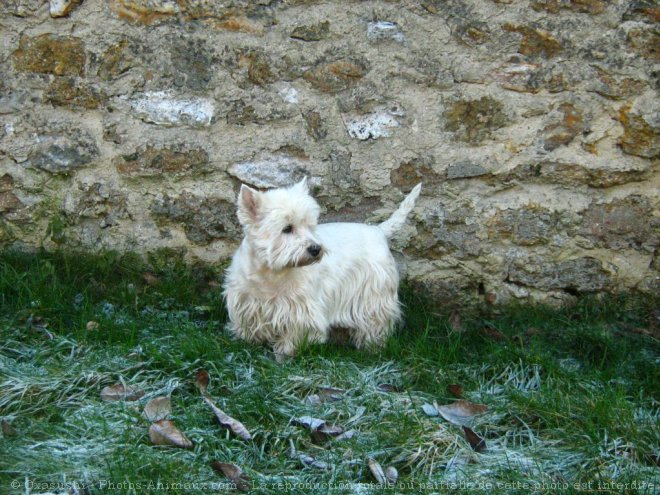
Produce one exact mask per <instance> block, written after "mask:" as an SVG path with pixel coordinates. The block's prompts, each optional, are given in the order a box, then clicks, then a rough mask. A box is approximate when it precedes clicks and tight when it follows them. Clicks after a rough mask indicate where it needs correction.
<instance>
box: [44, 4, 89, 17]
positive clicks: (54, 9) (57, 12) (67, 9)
mask: <svg viewBox="0 0 660 495" xmlns="http://www.w3.org/2000/svg"><path fill="white" fill-rule="evenodd" d="M49 3H50V16H51V17H65V16H67V15H69V14H70V13H71V11H72V10H73V9H75V8H76V7H77V6H78V5H80V3H82V0H50V2H49Z"/></svg>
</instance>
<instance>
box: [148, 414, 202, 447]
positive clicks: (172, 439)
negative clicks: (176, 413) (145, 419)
mask: <svg viewBox="0 0 660 495" xmlns="http://www.w3.org/2000/svg"><path fill="white" fill-rule="evenodd" d="M149 440H151V443H153V444H154V445H171V446H174V447H180V448H182V449H190V448H192V446H193V443H192V442H191V441H190V440H188V438H187V437H186V436H185V435H184V434H183V433H181V430H179V429H178V428H177V427H176V426H175V425H174V423H173V422H172V421H170V420H169V419H161V420H159V421H156V422H155V423H154V424H152V425H151V426H150V427H149Z"/></svg>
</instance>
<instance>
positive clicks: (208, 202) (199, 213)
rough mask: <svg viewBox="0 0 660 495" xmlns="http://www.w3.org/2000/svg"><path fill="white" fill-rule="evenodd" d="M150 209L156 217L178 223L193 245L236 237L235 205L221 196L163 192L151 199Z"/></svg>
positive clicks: (238, 235) (237, 228)
mask: <svg viewBox="0 0 660 495" xmlns="http://www.w3.org/2000/svg"><path fill="white" fill-rule="evenodd" d="M150 209H151V212H152V213H153V215H155V216H156V217H157V218H161V219H166V220H169V221H173V222H177V223H179V224H181V225H182V227H183V230H184V232H185V234H186V237H188V239H189V240H190V241H191V242H193V243H195V244H208V243H210V242H213V241H215V240H218V239H238V238H239V237H240V228H239V226H238V225H237V224H236V220H235V217H236V214H235V210H236V207H235V206H234V204H233V203H231V202H229V201H227V200H225V199H222V198H214V197H206V196H198V195H195V194H192V193H190V192H184V193H183V194H181V195H180V196H177V197H174V198H172V197H170V196H168V195H167V194H165V195H164V196H163V197H162V198H160V199H158V200H156V201H154V202H153V203H152V205H151V208H150Z"/></svg>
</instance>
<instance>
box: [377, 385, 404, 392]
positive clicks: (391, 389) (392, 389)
mask: <svg viewBox="0 0 660 495" xmlns="http://www.w3.org/2000/svg"><path fill="white" fill-rule="evenodd" d="M376 388H377V389H378V390H380V391H381V392H401V387H397V386H396V385H392V384H391V383H381V384H379V385H378V386H377V387H376Z"/></svg>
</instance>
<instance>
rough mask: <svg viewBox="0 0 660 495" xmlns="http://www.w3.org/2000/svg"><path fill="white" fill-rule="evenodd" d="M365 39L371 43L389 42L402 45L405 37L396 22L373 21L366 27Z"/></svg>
mask: <svg viewBox="0 0 660 495" xmlns="http://www.w3.org/2000/svg"><path fill="white" fill-rule="evenodd" d="M367 39H368V40H369V41H372V42H376V41H383V40H391V41H396V42H398V43H403V42H404V41H405V40H406V37H405V36H404V34H403V32H402V31H401V28H400V27H399V25H398V24H397V23H396V22H390V21H374V22H370V23H369V24H368V25H367Z"/></svg>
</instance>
